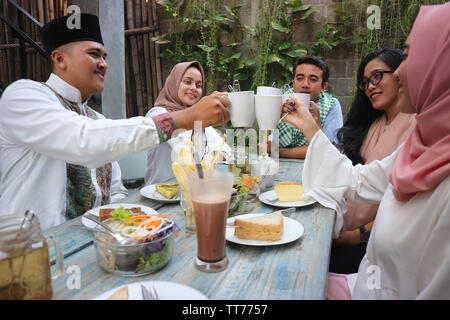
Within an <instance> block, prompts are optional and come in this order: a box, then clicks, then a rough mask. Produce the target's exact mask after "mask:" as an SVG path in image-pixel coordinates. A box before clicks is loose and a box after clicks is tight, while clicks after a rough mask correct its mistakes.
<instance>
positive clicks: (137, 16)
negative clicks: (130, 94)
mask: <svg viewBox="0 0 450 320" xmlns="http://www.w3.org/2000/svg"><path fill="white" fill-rule="evenodd" d="M143 1H145V0H134V21H135V28H141V27H142V10H141V3H142V2H143ZM142 38H143V36H142V34H137V35H136V42H137V45H138V59H139V66H141V65H142V64H141V61H142V58H144V59H145V57H144V48H143V40H142ZM140 70H142V71H143V72H142V71H141V72H140V75H141V77H142V78H141V79H142V82H141V92H142V105H140V106H138V112H139V115H140V116H145V108H146V106H145V105H147V104H148V103H147V90H146V84H145V79H146V76H145V63H144V66H143V68H140Z"/></svg>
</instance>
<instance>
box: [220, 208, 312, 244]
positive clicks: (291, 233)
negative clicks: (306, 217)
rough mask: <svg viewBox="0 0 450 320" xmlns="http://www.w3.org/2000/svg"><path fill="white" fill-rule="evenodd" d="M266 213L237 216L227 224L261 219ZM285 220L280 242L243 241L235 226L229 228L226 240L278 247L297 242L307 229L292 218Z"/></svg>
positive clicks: (285, 218) (229, 219)
mask: <svg viewBox="0 0 450 320" xmlns="http://www.w3.org/2000/svg"><path fill="white" fill-rule="evenodd" d="M264 215H265V214H264V213H248V214H243V215H240V216H235V217H233V218H228V220H227V223H228V222H230V221H233V220H234V218H238V217H239V218H244V219H249V218H255V217H261V216H264ZM283 218H284V230H283V235H282V236H281V240H278V241H261V240H248V239H241V238H238V237H236V236H235V235H234V226H232V227H231V226H227V233H226V236H225V238H226V239H227V240H228V241H231V242H234V243H238V244H245V245H248V246H277V245H280V244H285V243H289V242H292V241H295V240H297V239H298V238H300V237H301V236H302V235H303V233H304V232H305V229H304V228H303V226H302V224H301V223H300V222H298V221H295V220H293V219H291V218H287V217H283Z"/></svg>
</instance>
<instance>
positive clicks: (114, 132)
mask: <svg viewBox="0 0 450 320" xmlns="http://www.w3.org/2000/svg"><path fill="white" fill-rule="evenodd" d="M47 84H48V85H49V86H50V87H52V88H53V89H54V90H55V91H56V92H58V93H59V94H60V95H61V96H63V97H64V98H66V99H68V100H70V101H73V102H76V103H77V104H78V106H79V107H80V108H81V109H82V110H83V108H84V105H85V103H83V102H82V101H81V93H80V91H79V90H78V89H77V88H75V87H73V86H71V85H70V84H68V83H66V82H65V81H63V80H62V79H61V78H59V77H58V76H56V75H54V74H52V75H51V76H50V78H49V79H48V81H47ZM0 114H1V117H0V172H1V173H2V175H1V180H0V215H6V214H9V215H10V214H15V215H23V214H24V212H25V211H26V210H27V209H32V210H34V211H35V212H36V214H37V216H38V218H39V221H40V223H41V227H42V228H43V229H47V228H49V227H52V226H55V225H58V224H60V223H62V222H64V221H65V218H64V212H65V200H66V179H67V176H66V163H67V162H69V163H73V164H77V165H82V166H86V167H89V168H96V167H99V166H102V165H103V164H105V163H109V162H113V175H114V177H113V181H112V185H111V189H112V190H111V191H112V193H113V196H112V201H114V200H117V199H118V197H119V198H120V197H123V196H125V194H126V189H125V188H123V185H122V183H121V181H120V170H119V167H118V165H117V163H114V161H117V160H119V159H121V158H124V157H126V156H128V155H131V154H133V153H136V152H140V151H144V150H146V149H149V148H151V147H152V146H155V145H158V144H159V138H158V133H157V130H156V127H155V123H154V122H153V120H152V119H150V118H144V117H134V118H130V119H123V120H110V119H99V120H93V119H90V118H88V117H85V116H81V115H78V114H77V113H75V112H73V111H70V110H67V109H65V108H64V107H63V106H61V102H60V101H59V100H58V98H57V97H56V95H55V94H54V93H53V92H52V91H51V90H50V89H49V88H47V86H45V85H44V84H42V83H39V82H36V81H31V80H19V81H16V82H14V83H13V84H11V85H10V86H8V88H7V89H6V90H5V91H4V93H3V95H2V98H1V99H0ZM94 182H95V181H94Z"/></svg>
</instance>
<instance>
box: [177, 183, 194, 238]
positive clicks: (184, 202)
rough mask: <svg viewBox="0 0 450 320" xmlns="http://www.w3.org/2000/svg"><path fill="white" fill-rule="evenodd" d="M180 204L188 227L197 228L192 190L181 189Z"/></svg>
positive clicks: (190, 228)
mask: <svg viewBox="0 0 450 320" xmlns="http://www.w3.org/2000/svg"><path fill="white" fill-rule="evenodd" d="M180 206H181V209H183V212H184V216H185V217H186V229H188V230H195V216H194V206H193V204H192V201H191V194H190V192H188V191H183V190H182V189H180Z"/></svg>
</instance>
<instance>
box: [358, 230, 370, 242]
mask: <svg viewBox="0 0 450 320" xmlns="http://www.w3.org/2000/svg"><path fill="white" fill-rule="evenodd" d="M359 233H360V239H361V242H362V243H367V242H369V238H370V231H369V230H366V228H365V227H364V226H361V227H359Z"/></svg>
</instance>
